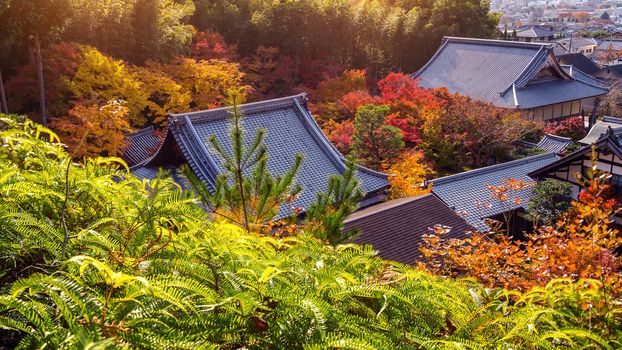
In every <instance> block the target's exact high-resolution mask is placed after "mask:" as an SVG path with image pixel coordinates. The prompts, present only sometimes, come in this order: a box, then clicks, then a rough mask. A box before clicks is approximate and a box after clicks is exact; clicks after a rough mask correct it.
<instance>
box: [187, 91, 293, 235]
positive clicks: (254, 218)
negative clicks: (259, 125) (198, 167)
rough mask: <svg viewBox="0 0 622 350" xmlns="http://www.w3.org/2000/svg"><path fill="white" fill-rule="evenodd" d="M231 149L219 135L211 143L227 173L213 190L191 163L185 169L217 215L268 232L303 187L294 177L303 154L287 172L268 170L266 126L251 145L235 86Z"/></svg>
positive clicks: (202, 198) (239, 95) (251, 229)
mask: <svg viewBox="0 0 622 350" xmlns="http://www.w3.org/2000/svg"><path fill="white" fill-rule="evenodd" d="M229 95H230V102H231V105H232V107H231V118H232V123H231V129H230V130H229V138H230V143H231V145H232V149H231V151H230V152H229V151H227V150H226V149H225V148H224V147H223V146H222V144H221V143H220V141H218V139H217V138H216V136H214V135H213V136H212V137H210V139H209V143H210V144H211V146H212V147H213V149H214V150H215V151H216V153H218V155H219V156H220V158H221V160H222V165H223V166H224V168H225V170H226V173H224V174H221V175H220V176H219V177H218V179H217V181H216V184H215V189H214V190H213V191H211V190H210V189H209V188H208V187H207V186H206V185H205V184H204V183H203V182H202V181H200V180H199V178H198V177H197V176H196V175H195V174H194V173H193V172H192V170H191V169H189V168H188V167H186V168H185V170H184V173H185V175H186V177H187V178H188V179H189V181H190V183H191V184H192V186H193V187H194V189H195V191H196V192H197V194H198V195H199V196H200V197H201V200H202V202H203V204H204V205H205V206H206V207H207V208H208V209H209V210H210V211H211V212H212V213H213V214H215V216H216V217H220V218H225V219H227V220H229V221H232V222H234V223H236V224H238V225H240V226H242V227H244V228H245V229H246V231H248V232H259V233H265V232H266V231H269V229H270V228H271V227H269V226H267V224H268V223H269V222H270V221H272V220H273V219H274V218H275V217H276V216H277V214H278V213H279V210H280V209H281V207H282V206H283V204H285V203H288V202H291V201H293V200H294V199H295V198H296V196H297V195H298V194H299V193H300V191H301V190H302V188H301V187H300V186H299V185H296V184H295V181H294V177H295V176H296V173H297V172H298V169H300V165H301V163H302V156H301V155H296V157H295V159H294V164H293V165H292V167H291V168H290V169H289V170H288V171H287V172H286V173H285V174H284V175H283V176H276V177H275V176H273V175H272V174H270V173H269V172H268V171H267V165H268V155H267V154H266V148H265V146H264V144H263V141H264V138H265V135H266V133H265V130H262V129H260V130H258V131H257V132H256V133H255V136H254V138H253V140H252V142H250V144H248V145H247V143H246V142H245V141H246V139H245V137H244V129H243V128H242V112H241V110H240V109H239V107H238V105H239V103H240V99H241V93H240V91H238V90H232V91H230V93H229Z"/></svg>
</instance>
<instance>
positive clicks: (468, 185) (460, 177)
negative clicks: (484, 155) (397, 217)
mask: <svg viewBox="0 0 622 350" xmlns="http://www.w3.org/2000/svg"><path fill="white" fill-rule="evenodd" d="M557 159H558V157H557V156H556V155H555V154H554V153H545V154H539V155H536V156H531V157H527V158H523V159H519V160H514V161H511V162H506V163H501V164H496V165H492V166H488V167H485V168H481V169H476V170H471V171H466V172H463V173H459V174H455V175H451V176H446V177H442V178H439V179H435V180H431V181H429V183H431V184H432V193H434V194H435V195H436V196H438V197H439V198H440V199H441V200H442V201H443V202H445V204H447V206H449V207H450V208H451V209H453V210H454V211H455V212H456V213H458V214H459V215H461V216H463V217H464V218H465V219H466V221H467V222H468V223H469V224H470V225H472V226H473V227H475V228H476V229H478V230H480V231H485V230H487V229H488V226H487V225H486V224H485V223H484V219H486V218H490V217H492V216H495V215H498V214H501V213H504V212H508V211H510V210H514V209H518V208H523V207H524V206H525V205H526V204H527V202H528V201H529V198H530V197H531V187H528V188H525V189H523V190H521V191H519V192H518V193H517V194H516V195H515V196H514V197H512V198H510V200H508V201H506V202H503V203H502V204H501V203H500V202H498V201H496V200H494V199H493V197H492V194H491V191H490V190H489V189H488V186H501V185H503V181H504V180H508V179H515V180H519V181H524V182H525V183H531V182H533V179H532V178H530V177H529V176H528V175H527V174H528V173H530V172H532V171H534V170H536V169H540V168H542V167H544V166H546V165H548V164H550V163H552V162H554V161H555V160H557ZM515 199H520V203H515V202H514V200H515Z"/></svg>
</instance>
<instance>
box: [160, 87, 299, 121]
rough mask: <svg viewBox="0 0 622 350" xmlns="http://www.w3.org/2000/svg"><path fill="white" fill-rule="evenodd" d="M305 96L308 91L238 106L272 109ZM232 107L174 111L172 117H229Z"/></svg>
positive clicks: (252, 108) (250, 109)
mask: <svg viewBox="0 0 622 350" xmlns="http://www.w3.org/2000/svg"><path fill="white" fill-rule="evenodd" d="M305 98H306V93H300V94H298V95H292V96H286V97H281V98H277V99H273V100H264V101H257V102H250V103H244V104H240V105H238V108H239V109H240V110H241V111H242V113H244V112H254V111H257V110H261V109H265V108H268V109H270V108H277V107H282V106H287V105H290V104H292V103H294V101H297V100H303V99H305ZM231 109H232V107H231V106H226V107H219V108H213V109H204V110H200V111H194V112H189V113H173V114H170V117H171V118H173V119H175V118H180V117H185V116H188V117H189V118H191V120H192V121H198V120H201V119H204V118H207V119H210V118H219V117H228V116H229V115H228V112H229V111H231Z"/></svg>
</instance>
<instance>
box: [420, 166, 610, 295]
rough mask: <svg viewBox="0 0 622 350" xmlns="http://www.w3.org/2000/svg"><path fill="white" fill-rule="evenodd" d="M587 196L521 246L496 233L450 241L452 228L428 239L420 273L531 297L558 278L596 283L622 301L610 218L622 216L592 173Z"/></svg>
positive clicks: (602, 179)
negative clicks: (461, 279)
mask: <svg viewBox="0 0 622 350" xmlns="http://www.w3.org/2000/svg"><path fill="white" fill-rule="evenodd" d="M581 182H582V185H583V190H582V193H581V195H580V196H579V199H578V200H577V201H574V202H573V203H572V207H571V210H570V211H569V212H567V213H565V214H564V215H562V216H561V217H560V218H559V219H558V221H557V223H556V224H555V225H553V226H542V227H538V228H536V229H535V230H534V232H533V233H531V234H528V235H527V239H526V240H525V241H518V240H515V239H513V238H512V237H510V236H508V235H504V234H500V232H498V231H496V230H494V229H493V230H492V231H491V232H486V233H478V232H472V233H471V234H470V236H469V237H468V238H466V239H461V240H455V239H447V238H446V234H447V233H448V232H449V230H450V229H449V228H446V227H441V226H439V227H436V228H435V229H434V231H433V233H432V234H429V235H425V238H424V244H423V245H422V247H421V251H422V253H423V258H424V261H425V262H424V263H420V267H422V268H426V269H429V270H431V271H433V272H435V273H437V274H442V275H448V276H469V277H473V278H475V279H477V280H478V281H480V282H481V283H483V284H485V285H488V286H490V287H504V288H510V289H515V290H522V291H526V290H529V289H531V288H533V287H537V286H544V285H546V284H547V283H548V282H550V281H552V280H554V279H556V278H566V279H570V280H574V281H578V280H582V279H595V280H598V281H600V282H601V283H602V285H603V288H605V290H607V291H608V292H609V293H612V295H614V296H618V297H620V296H622V289H620V288H621V287H622V273H621V271H620V263H621V260H620V257H619V256H617V255H615V254H614V250H615V249H617V248H618V247H620V246H621V245H622V238H621V237H620V232H619V231H618V229H616V228H615V227H614V225H612V221H611V217H612V216H613V215H614V214H615V213H616V211H617V210H618V206H617V205H615V204H614V201H612V200H611V199H608V198H607V196H606V193H607V192H608V191H609V187H610V185H609V183H608V176H607V175H606V174H604V173H602V172H601V171H599V170H597V169H596V168H595V167H593V168H592V169H591V170H590V171H589V172H588V175H587V176H586V177H585V178H582V179H581Z"/></svg>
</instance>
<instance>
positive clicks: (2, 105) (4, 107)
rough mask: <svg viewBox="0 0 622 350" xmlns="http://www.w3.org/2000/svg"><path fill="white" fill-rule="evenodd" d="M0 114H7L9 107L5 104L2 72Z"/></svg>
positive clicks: (0, 77) (0, 80) (0, 75)
mask: <svg viewBox="0 0 622 350" xmlns="http://www.w3.org/2000/svg"><path fill="white" fill-rule="evenodd" d="M0 107H1V108H0V112H2V113H5V114H8V113H9V105H7V104H6V95H5V94H4V82H3V81H2V71H0Z"/></svg>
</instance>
